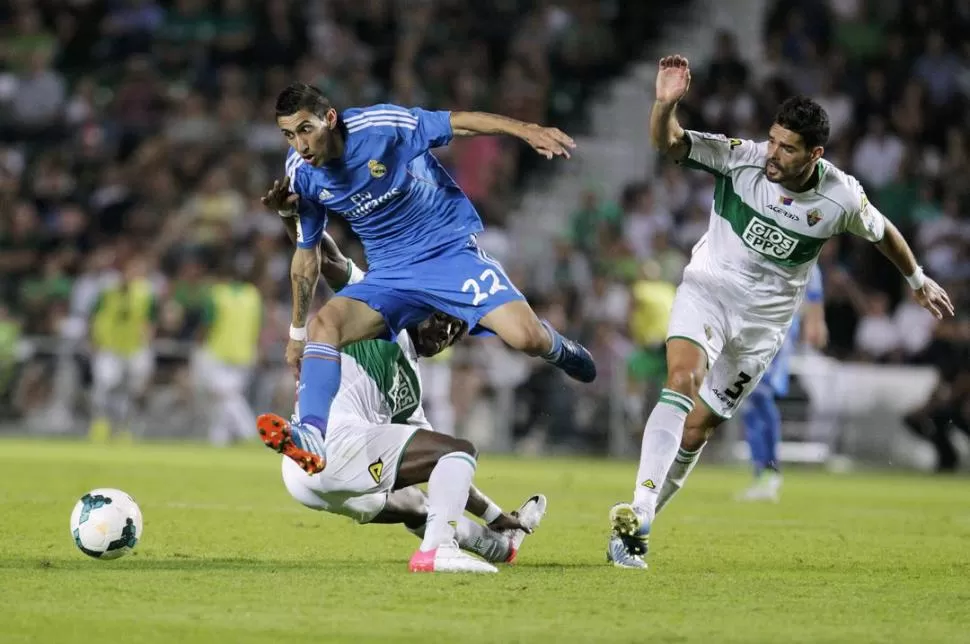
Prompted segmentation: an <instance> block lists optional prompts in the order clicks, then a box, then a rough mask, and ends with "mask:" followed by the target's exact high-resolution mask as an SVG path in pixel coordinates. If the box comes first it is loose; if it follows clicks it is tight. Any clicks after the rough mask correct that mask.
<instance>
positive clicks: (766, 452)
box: [657, 264, 828, 512]
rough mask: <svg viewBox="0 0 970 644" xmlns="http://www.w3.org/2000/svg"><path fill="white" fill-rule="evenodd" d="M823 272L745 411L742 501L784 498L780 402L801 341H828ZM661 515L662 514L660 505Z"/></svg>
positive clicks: (813, 278)
mask: <svg viewBox="0 0 970 644" xmlns="http://www.w3.org/2000/svg"><path fill="white" fill-rule="evenodd" d="M822 297H823V291H822V272H821V271H820V270H819V268H818V264H816V265H815V266H813V267H812V272H811V273H810V274H809V278H808V286H807V287H806V288H805V303H804V304H802V308H801V310H800V311H799V312H798V313H796V314H795V317H794V318H793V319H792V324H791V328H790V329H789V330H788V334H787V335H786V336H785V342H784V344H782V345H781V349H779V350H778V354H777V355H776V356H775V359H774V360H772V361H771V365H770V366H769V367H768V370H767V371H766V372H765V375H764V376H763V377H762V379H761V382H760V383H758V386H757V387H755V388H754V389H753V390H752V391H751V395H750V396H748V399H747V400H746V401H745V403H744V408H743V409H742V410H741V421H742V424H743V425H744V437H745V440H747V442H748V447H749V448H750V450H751V464H752V465H753V467H754V483H753V484H752V485H751V487H749V488H748V489H747V490H745V491H744V493H743V494H741V496H740V497H739V498H740V500H742V501H775V502H777V501H778V500H780V498H781V484H782V477H781V464H780V462H779V460H778V444H779V443H780V442H781V411H780V410H779V409H778V403H777V399H778V398H779V397H784V396H786V395H788V385H789V380H790V379H791V376H790V364H789V363H790V362H791V357H792V355H793V354H794V353H795V348H796V345H797V344H798V342H799V340H802V341H804V342H805V343H806V344H808V345H810V346H812V347H815V348H816V349H821V348H822V347H824V346H825V344H826V342H827V341H828V327H827V326H826V325H825V307H824V306H823V304H822ZM657 511H658V512H659V511H660V507H659V504H658V507H657Z"/></svg>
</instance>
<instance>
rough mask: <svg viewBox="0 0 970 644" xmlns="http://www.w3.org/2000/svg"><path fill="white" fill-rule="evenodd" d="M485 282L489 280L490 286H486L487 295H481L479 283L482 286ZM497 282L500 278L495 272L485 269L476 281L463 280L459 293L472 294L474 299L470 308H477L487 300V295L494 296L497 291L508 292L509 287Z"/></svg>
mask: <svg viewBox="0 0 970 644" xmlns="http://www.w3.org/2000/svg"><path fill="white" fill-rule="evenodd" d="M486 280H490V284H489V286H488V293H483V292H482V286H480V285H479V282H481V284H482V285H484V284H485V282H486ZM499 280H500V278H499V276H498V274H497V273H496V272H495V271H493V270H492V269H491V268H486V269H485V270H484V271H482V274H481V275H480V276H479V277H478V281H475V280H473V279H467V280H465V283H464V284H463V285H462V287H461V292H462V293H467V292H469V291H471V292H472V293H474V294H475V297H474V298H472V306H478V305H479V304H481V303H482V302H484V301H485V300H487V299H488V296H489V295H495V294H496V293H498V292H499V291H507V290H509V287H508V286H505V285H504V284H502V282H500V281H499Z"/></svg>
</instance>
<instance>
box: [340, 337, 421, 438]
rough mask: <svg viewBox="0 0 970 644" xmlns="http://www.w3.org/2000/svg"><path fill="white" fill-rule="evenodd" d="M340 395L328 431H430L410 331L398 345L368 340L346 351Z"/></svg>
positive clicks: (385, 341) (352, 345)
mask: <svg viewBox="0 0 970 644" xmlns="http://www.w3.org/2000/svg"><path fill="white" fill-rule="evenodd" d="M341 353H342V355H341V367H340V389H339V390H338V391H337V396H336V397H335V398H334V400H333V405H332V406H331V407H330V418H329V420H328V424H329V425H335V424H338V423H339V424H346V423H351V424H367V425H389V424H409V425H417V426H419V427H422V428H425V429H429V425H428V422H427V420H426V418H425V415H424V409H423V408H422V407H421V376H420V373H419V371H418V354H417V352H416V351H415V350H414V345H413V344H412V343H411V338H409V337H408V334H407V332H406V331H402V332H401V333H400V334H398V336H397V341H396V342H389V341H387V340H364V341H361V342H355V343H353V344H350V345H347V346H346V347H344V348H343V350H342V352H341Z"/></svg>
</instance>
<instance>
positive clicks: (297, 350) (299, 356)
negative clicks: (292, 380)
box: [286, 338, 306, 380]
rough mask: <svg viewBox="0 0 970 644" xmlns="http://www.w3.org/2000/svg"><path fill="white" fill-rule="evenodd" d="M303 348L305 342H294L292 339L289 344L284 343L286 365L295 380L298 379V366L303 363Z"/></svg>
mask: <svg viewBox="0 0 970 644" xmlns="http://www.w3.org/2000/svg"><path fill="white" fill-rule="evenodd" d="M304 347H306V342H301V341H299V340H294V339H293V338H290V340H289V342H287V343H286V364H287V365H288V366H289V367H290V369H291V370H292V371H293V375H294V376H295V377H296V379H297V380H299V379H300V366H301V364H302V362H303V349H304Z"/></svg>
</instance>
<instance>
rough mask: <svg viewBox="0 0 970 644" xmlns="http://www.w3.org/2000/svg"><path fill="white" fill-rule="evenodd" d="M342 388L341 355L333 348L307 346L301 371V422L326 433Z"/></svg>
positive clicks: (309, 344) (311, 344)
mask: <svg viewBox="0 0 970 644" xmlns="http://www.w3.org/2000/svg"><path fill="white" fill-rule="evenodd" d="M339 388H340V351H339V350H338V349H337V348H336V347H335V346H333V345H332V344H324V343H322V342H307V344H306V348H305V349H303V366H302V367H301V368H300V422H301V423H306V424H309V425H313V426H314V427H316V428H317V429H319V430H320V432H321V433H326V431H327V418H328V417H329V416H330V405H332V404H333V399H334V396H336V395H337V390H338V389H339Z"/></svg>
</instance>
